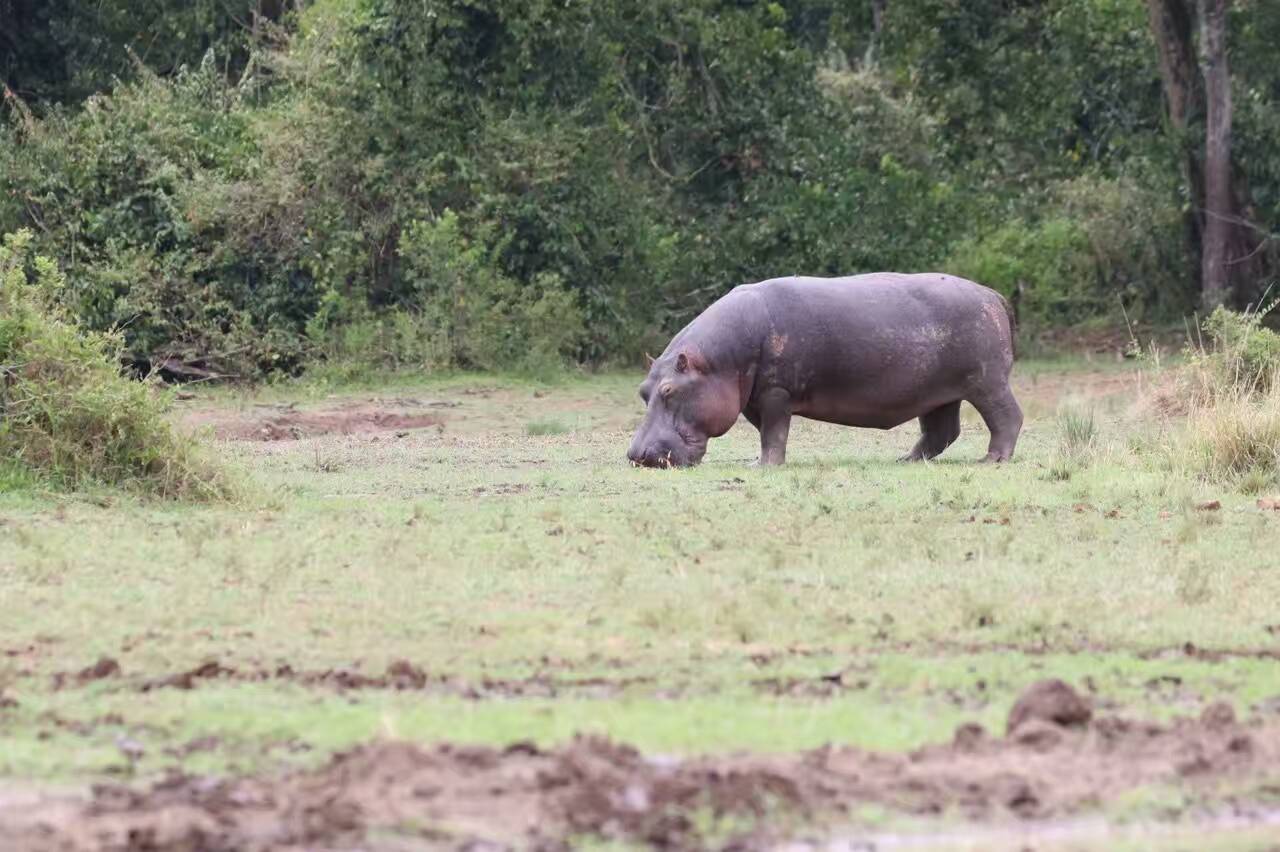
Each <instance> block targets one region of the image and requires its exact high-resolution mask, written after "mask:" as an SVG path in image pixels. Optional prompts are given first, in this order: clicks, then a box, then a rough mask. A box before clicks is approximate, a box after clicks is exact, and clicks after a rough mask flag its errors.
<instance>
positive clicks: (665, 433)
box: [627, 348, 742, 467]
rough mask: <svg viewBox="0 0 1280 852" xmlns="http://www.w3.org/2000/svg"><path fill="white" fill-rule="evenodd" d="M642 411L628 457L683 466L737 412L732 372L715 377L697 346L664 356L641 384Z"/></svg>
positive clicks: (639, 461) (659, 464) (699, 458)
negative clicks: (641, 419)
mask: <svg viewBox="0 0 1280 852" xmlns="http://www.w3.org/2000/svg"><path fill="white" fill-rule="evenodd" d="M640 398H641V399H642V400H644V403H645V405H646V406H647V410H646V411H645V415H644V421H643V422H642V423H641V424H640V428H638V429H636V435H635V437H634V438H633V439H632V440H631V449H629V450H628V451H627V458H629V459H631V462H632V463H633V464H637V465H644V466H645V467H688V466H691V465H695V464H697V463H698V462H700V461H702V456H703V455H704V454H706V452H707V441H708V439H710V438H718V437H720V436H721V435H723V434H724V433H725V432H728V431H729V429H730V427H732V426H733V424H734V423H735V422H737V419H738V415H739V414H740V413H741V411H742V404H741V400H740V396H739V390H738V381H737V377H736V376H724V375H719V374H717V373H716V372H715V371H713V370H712V368H711V367H710V365H708V363H707V361H706V359H705V358H703V356H702V354H701V353H700V352H698V350H697V349H693V348H690V349H685V350H681V351H678V352H669V353H667V354H664V355H663V356H662V357H661V358H658V359H657V360H656V361H652V362H651V363H650V365H649V375H648V376H647V377H646V378H645V380H644V382H643V383H642V384H641V385H640Z"/></svg>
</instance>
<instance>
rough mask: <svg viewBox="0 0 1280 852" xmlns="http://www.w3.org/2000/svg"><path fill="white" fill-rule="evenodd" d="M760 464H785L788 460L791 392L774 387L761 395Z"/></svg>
mask: <svg viewBox="0 0 1280 852" xmlns="http://www.w3.org/2000/svg"><path fill="white" fill-rule="evenodd" d="M758 417H759V419H760V422H759V424H758V426H757V428H758V429H759V430H760V464H761V465H775V464H784V463H785V462H786V460H787V435H788V434H789V433H790V432H791V394H789V393H787V392H786V391H785V390H783V389H782V388H772V389H771V390H767V391H765V392H764V393H763V394H761V396H760V401H759V403H758Z"/></svg>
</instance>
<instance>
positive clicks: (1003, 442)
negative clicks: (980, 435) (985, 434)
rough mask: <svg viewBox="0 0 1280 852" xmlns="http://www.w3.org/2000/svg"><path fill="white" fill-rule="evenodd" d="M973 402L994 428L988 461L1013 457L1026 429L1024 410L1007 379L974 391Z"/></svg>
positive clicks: (971, 398) (970, 400) (989, 425)
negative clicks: (1019, 405) (1023, 422)
mask: <svg viewBox="0 0 1280 852" xmlns="http://www.w3.org/2000/svg"><path fill="white" fill-rule="evenodd" d="M969 402H970V403H971V404H972V405H973V407H974V408H976V409H978V413H979V414H981V415H982V420H983V422H984V423H986V424H987V428H988V429H989V430H991V443H990V444H989V445H988V447H987V455H986V457H985V458H983V459H982V460H983V461H984V462H1003V461H1008V460H1009V459H1011V458H1013V448H1014V446H1015V445H1016V444H1017V443H1018V433H1019V432H1021V431H1022V409H1021V408H1019V407H1018V401H1017V400H1016V399H1014V398H1013V391H1011V390H1010V389H1009V383H1008V382H1007V381H1005V382H1002V383H1001V384H1000V385H999V386H997V387H993V388H983V389H982V391H981V392H979V393H975V394H973V395H972V396H971V397H970V399H969Z"/></svg>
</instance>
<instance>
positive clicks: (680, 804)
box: [0, 682, 1280, 852]
mask: <svg viewBox="0 0 1280 852" xmlns="http://www.w3.org/2000/svg"><path fill="white" fill-rule="evenodd" d="M1278 759H1280V724H1275V723H1261V722H1252V723H1248V724H1246V723H1241V722H1240V721H1239V720H1237V719H1236V718H1235V716H1234V714H1233V712H1232V711H1231V709H1230V708H1229V707H1228V706H1227V705H1225V704H1218V705H1214V706H1212V707H1211V708H1209V709H1208V710H1206V711H1205V713H1204V714H1203V715H1202V716H1200V717H1199V718H1195V719H1181V720H1177V721H1174V722H1173V723H1171V724H1168V725H1155V724H1148V723H1141V722H1134V721H1129V720H1124V719H1120V718H1114V717H1104V718H1095V717H1094V716H1093V714H1092V712H1091V710H1090V708H1089V705H1088V703H1087V702H1086V701H1085V700H1084V699H1082V698H1081V697H1080V696H1079V695H1078V694H1077V693H1075V692H1074V690H1072V689H1070V688H1069V687H1067V686H1065V685H1063V684H1061V683H1058V682H1045V683H1041V684H1037V685H1035V686H1034V687H1032V688H1031V689H1030V690H1028V691H1027V692H1026V693H1024V695H1023V696H1022V697H1021V698H1020V699H1019V700H1018V702H1017V703H1016V704H1015V706H1014V708H1013V709H1012V710H1011V712H1010V716H1009V722H1008V730H1007V731H1006V733H1005V735H1004V736H995V735H989V734H988V733H987V732H985V731H984V730H982V729H981V728H980V727H978V726H976V725H971V724H970V725H963V726H961V727H960V728H959V729H957V731H956V732H955V735H954V737H953V739H952V741H951V742H949V743H943V744H938V745H932V746H927V747H924V748H921V749H918V750H916V751H913V752H909V753H906V754H886V753H878V752H870V751H865V750H862V749H856V748H850V747H836V746H829V747H825V748H821V749H816V750H812V751H807V752H801V753H797V754H783V755H753V754H743V755H727V756H707V757H695V758H687V759H678V758H664V757H658V756H645V755H642V754H641V753H639V752H638V751H636V750H634V749H632V748H629V747H627V746H624V745H619V744H617V743H614V742H611V741H609V740H605V739H599V738H590V737H579V738H576V739H574V740H572V741H570V742H569V743H567V744H565V745H562V746H559V747H556V748H552V749H543V748H540V747H537V746H535V745H532V744H529V743H517V744H514V745H511V746H509V747H507V748H505V749H497V748H489V747H472V746H459V745H452V744H443V745H438V746H435V747H423V746H419V745H415V744H410V743H404V742H395V741H392V742H377V743H373V744H369V745H365V746H361V747H359V748H356V749H354V750H351V751H348V752H344V753H341V754H338V755H336V756H334V757H333V758H332V759H331V760H330V761H329V762H328V763H327V764H326V765H324V766H322V767H320V768H317V769H310V770H305V771H297V772H294V773H292V774H286V775H281V776H276V777H246V778H230V779H223V778H210V777H196V776H189V775H172V776H170V777H167V778H164V779H162V780H160V781H159V782H155V783H153V784H151V785H150V786H145V787H138V786H126V785H116V784H111V785H100V786H97V787H95V788H94V789H93V790H92V792H91V793H90V794H89V795H88V796H85V797H79V798H76V797H68V796H62V797H52V796H50V797H45V798H42V799H40V800H38V801H32V800H30V798H29V797H28V798H27V799H24V800H23V802H22V803H21V806H20V807H18V806H10V805H7V804H6V803H5V802H4V800H3V799H2V798H0V837H4V838H6V839H7V840H8V841H10V842H15V843H17V844H19V845H18V846H17V847H15V848H23V849H30V850H53V849H58V850H89V849H102V848H109V849H114V850H130V852H142V850H231V849H237V850H239V849H253V850H278V849H279V850H283V849H321V848H323V849H355V848H360V849H369V850H383V849H386V850H390V849H403V848H408V847H407V846H406V845H405V844H406V843H408V842H413V843H414V844H416V845H417V846H420V847H422V848H449V849H464V848H465V849H507V848H518V849H544V850H551V849H567V848H570V845H571V843H572V842H573V841H574V839H575V838H581V837H585V836H590V837H595V838H601V839H606V840H618V841H624V842H628V843H633V844H639V845H644V846H651V847H655V848H663V849H678V850H686V849H687V850H693V849H705V848H709V847H715V848H735V849H744V850H749V849H766V848H794V849H805V848H808V849H816V848H832V849H834V848H869V847H866V846H865V845H864V844H865V840H864V841H861V842H860V843H854V844H852V845H849V844H848V843H846V845H844V846H842V845H840V844H841V843H842V842H844V841H838V840H836V838H841V837H852V836H853V835H852V834H851V833H850V832H849V831H848V823H849V821H850V820H851V819H855V818H856V812H857V809H858V808H860V807H863V806H867V805H874V806H878V807H882V808H885V809H888V810H890V811H892V812H896V813H900V814H906V815H916V816H925V817H934V816H941V815H948V816H962V817H964V818H967V819H969V820H971V821H975V822H978V823H981V824H985V825H992V824H994V825H1015V826H1021V827H1025V828H1027V829H1028V830H1032V829H1034V828H1035V827H1036V826H1042V827H1044V828H1045V829H1046V830H1049V829H1051V828H1052V827H1053V826H1055V825H1057V826H1060V825H1062V824H1064V821H1069V820H1071V819H1073V818H1076V817H1077V816H1078V815H1081V814H1088V813H1089V811H1090V810H1094V809H1097V808H1098V807H1100V806H1102V805H1104V804H1106V803H1108V802H1111V801H1114V800H1115V798H1116V797H1117V796H1120V795H1123V794H1124V793H1126V792H1128V791H1130V790H1134V789H1136V788H1138V787H1144V786H1148V785H1173V786H1176V787H1177V788H1178V789H1179V790H1180V791H1181V792H1182V793H1183V795H1184V800H1185V801H1188V802H1203V803H1205V805H1206V806H1207V805H1209V804H1212V802H1213V795H1214V794H1215V792H1216V791H1220V790H1222V789H1223V788H1224V787H1225V786H1227V785H1230V787H1231V788H1232V789H1236V790H1241V789H1253V790H1257V791H1259V793H1260V794H1267V793H1268V792H1269V793H1270V794H1271V795H1274V793H1276V792H1280V785H1277V786H1275V787H1274V788H1270V789H1269V788H1267V787H1266V786H1265V784H1266V782H1267V781H1268V780H1269V779H1273V778H1274V777H1275V773H1276V770H1275V767H1276V766H1277V765H1280V764H1277V760H1278ZM1187 807H1193V806H1191V805H1189V806H1187ZM1233 810H1234V813H1235V814H1236V815H1237V816H1238V818H1239V819H1240V820H1243V821H1245V822H1247V823H1249V824H1261V823H1263V822H1264V821H1265V820H1266V819H1268V818H1269V816H1268V814H1270V815H1271V816H1274V812H1273V811H1265V810H1259V811H1257V812H1256V813H1255V814H1254V815H1253V816H1252V817H1251V816H1250V812H1249V811H1248V810H1247V808H1245V807H1244V805H1242V804H1240V803H1239V801H1238V800H1236V801H1235V803H1234V805H1233ZM1205 813H1208V811H1207V810H1206V811H1205ZM815 837H821V838H831V839H832V840H831V841H830V842H828V841H826V840H822V841H819V840H811V841H806V842H804V843H800V844H795V843H794V842H792V841H791V838H799V839H805V838H815ZM905 837H906V836H904V838H903V839H904V840H905ZM885 839H886V840H887V839H888V836H887V835H886V837H885ZM885 845H891V844H888V843H886V844H885ZM870 848H879V847H870Z"/></svg>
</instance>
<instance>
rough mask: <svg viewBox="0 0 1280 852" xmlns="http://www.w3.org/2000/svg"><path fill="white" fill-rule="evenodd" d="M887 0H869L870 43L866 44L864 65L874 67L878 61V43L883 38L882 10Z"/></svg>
mask: <svg viewBox="0 0 1280 852" xmlns="http://www.w3.org/2000/svg"><path fill="white" fill-rule="evenodd" d="M888 5H889V0H871V41H870V42H868V43H867V53H866V55H865V56H864V57H863V59H862V62H863V64H864V65H867V66H871V65H875V64H876V62H877V61H878V60H879V59H880V42H881V39H882V38H883V36H884V10H885V7H886V6H888Z"/></svg>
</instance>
